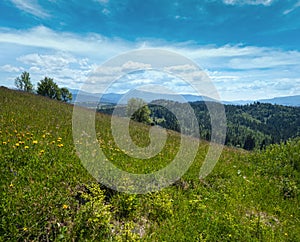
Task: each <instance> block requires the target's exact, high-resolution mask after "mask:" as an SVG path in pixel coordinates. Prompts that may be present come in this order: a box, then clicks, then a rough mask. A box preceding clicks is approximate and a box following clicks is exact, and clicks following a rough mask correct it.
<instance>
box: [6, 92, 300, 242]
mask: <svg viewBox="0 0 300 242" xmlns="http://www.w3.org/2000/svg"><path fill="white" fill-rule="evenodd" d="M72 111H73V107H72V106H71V105H68V104H64V103H61V102H58V101H53V100H49V99H47V98H43V97H40V96H36V95H33V94H27V93H23V92H17V91H12V90H8V89H4V88H0V171H1V180H0V189H1V196H0V217H1V220H0V241H300V221H299V218H300V206H299V205H300V204H299V182H300V175H299V170H300V168H299V167H300V155H299V150H300V141H299V139H296V140H293V141H289V142H287V143H286V144H280V145H272V146H269V147H267V149H266V150H265V151H261V152H245V151H243V150H239V149H231V148H225V149H224V151H223V153H222V155H221V158H220V160H219V162H218V163H217V165H216V167H215V168H214V170H213V172H212V173H211V174H210V175H209V176H208V177H206V178H205V179H201V180H199V170H200V167H201V164H202V162H203V160H204V158H205V155H206V153H207V149H208V143H207V142H204V141H201V142H200V146H199V150H198V153H197V155H196V159H195V161H194V162H193V164H192V166H191V167H190V169H189V170H188V172H187V173H186V174H185V175H184V176H183V177H182V178H181V179H180V180H178V181H177V182H175V183H174V184H173V185H172V186H170V187H167V188H165V189H163V190H161V191H159V192H153V193H148V194H144V195H129V194H124V193H119V192H116V191H114V190H111V189H109V188H106V187H104V186H103V185H101V184H98V183H97V181H96V180H95V179H94V178H93V177H92V176H91V175H90V174H89V173H88V172H87V171H86V169H85V168H84V167H83V165H82V164H81V161H80V159H79V158H78V156H77V155H76V150H75V147H74V144H73V138H72ZM131 125H132V126H131V135H132V137H133V140H134V141H135V142H136V143H137V144H139V145H140V146H146V145H147V144H148V143H147V142H149V140H148V135H147V134H148V130H149V127H148V126H145V125H142V124H139V123H132V124H131ZM96 133H97V138H98V141H99V146H101V148H102V149H103V150H104V153H105V154H106V156H107V157H108V159H109V160H111V161H112V162H113V163H114V164H115V165H116V166H118V167H119V168H121V169H124V170H127V171H129V172H136V173H147V172H152V171H155V170H158V169H160V168H162V167H164V166H166V165H167V164H169V162H170V161H171V160H172V159H173V157H174V156H175V155H176V153H177V151H178V146H179V142H180V136H179V135H178V134H177V133H175V132H171V131H168V139H167V142H166V145H165V147H164V149H163V150H162V151H161V152H160V153H159V154H158V155H156V156H155V157H153V158H151V159H146V160H143V159H132V158H131V157H130V156H128V155H127V154H126V153H124V152H123V151H122V150H121V149H119V148H118V147H117V146H116V144H115V142H114V140H113V138H112V134H111V131H110V116H106V115H102V114H97V115H96ZM191 142H192V140H191Z"/></svg>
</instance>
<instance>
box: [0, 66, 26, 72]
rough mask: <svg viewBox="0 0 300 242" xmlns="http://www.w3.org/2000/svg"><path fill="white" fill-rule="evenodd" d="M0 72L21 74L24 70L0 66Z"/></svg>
mask: <svg viewBox="0 0 300 242" xmlns="http://www.w3.org/2000/svg"><path fill="white" fill-rule="evenodd" d="M0 70H1V71H4V72H21V71H23V70H24V69H23V68H22V67H16V66H12V65H3V66H0Z"/></svg>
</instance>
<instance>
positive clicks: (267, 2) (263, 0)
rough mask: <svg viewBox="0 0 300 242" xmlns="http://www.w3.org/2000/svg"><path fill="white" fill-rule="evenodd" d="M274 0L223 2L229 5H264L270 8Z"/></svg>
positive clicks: (224, 0)
mask: <svg viewBox="0 0 300 242" xmlns="http://www.w3.org/2000/svg"><path fill="white" fill-rule="evenodd" d="M273 2H274V0H223V3H225V4H227V5H264V6H270V5H271V4H272V3H273Z"/></svg>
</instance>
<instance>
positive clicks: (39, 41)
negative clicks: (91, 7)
mask: <svg viewBox="0 0 300 242" xmlns="http://www.w3.org/2000/svg"><path fill="white" fill-rule="evenodd" d="M0 42H3V43H11V44H18V45H23V46H31V47H42V48H48V49H55V50H59V51H66V52H71V53H77V54H85V55H91V54H92V55H98V56H104V57H105V56H107V57H109V56H112V55H114V54H117V53H120V52H121V51H125V50H128V49H129V48H130V47H131V48H133V47H134V46H133V45H132V44H129V43H127V42H125V41H121V40H115V39H108V38H105V37H102V36H100V35H98V34H89V35H86V36H79V35H76V34H73V33H68V32H55V31H53V30H51V29H49V28H46V27H44V26H38V27H35V28H32V29H27V30H15V29H4V28H2V29H0Z"/></svg>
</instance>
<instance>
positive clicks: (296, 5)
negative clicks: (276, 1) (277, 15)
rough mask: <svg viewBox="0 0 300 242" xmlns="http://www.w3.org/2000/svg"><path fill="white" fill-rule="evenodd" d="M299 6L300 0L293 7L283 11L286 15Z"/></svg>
mask: <svg viewBox="0 0 300 242" xmlns="http://www.w3.org/2000/svg"><path fill="white" fill-rule="evenodd" d="M299 7H300V1H297V2H296V3H295V4H294V6H292V7H291V8H289V9H287V10H285V11H284V12H283V14H284V15H286V14H289V13H290V12H293V11H294V10H295V9H296V8H299Z"/></svg>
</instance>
